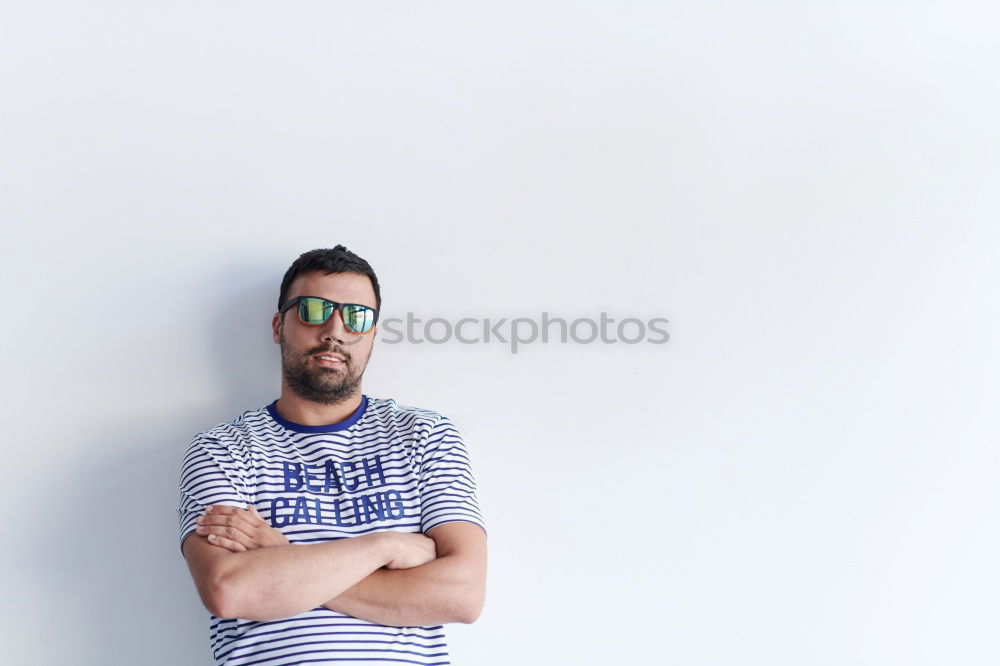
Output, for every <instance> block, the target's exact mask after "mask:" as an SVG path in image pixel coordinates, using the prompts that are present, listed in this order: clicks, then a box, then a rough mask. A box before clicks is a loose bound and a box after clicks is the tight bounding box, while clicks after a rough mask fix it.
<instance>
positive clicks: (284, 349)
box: [271, 272, 377, 405]
mask: <svg viewBox="0 0 1000 666" xmlns="http://www.w3.org/2000/svg"><path fill="white" fill-rule="evenodd" d="M296 296H319V297H321V298H325V299H327V300H330V301H335V302H337V303H359V304H361V305H367V306H369V307H373V308H374V307H375V289H374V288H373V287H372V283H371V281H370V280H369V279H368V276H367V275H362V274H360V273H332V274H330V275H324V274H323V273H320V272H313V273H306V274H304V275H300V276H299V277H297V278H296V279H295V281H293V282H292V284H291V286H290V287H289V289H288V295H287V296H286V301H287V300H291V299H293V298H295V297H296ZM271 327H272V329H273V332H274V341H275V342H276V343H278V344H280V345H281V372H282V374H283V375H284V379H285V383H286V385H287V386H288V388H289V389H290V390H291V391H292V392H293V393H295V394H296V395H297V396H299V397H300V398H302V399H304V400H309V401H311V402H318V403H321V404H324V405H334V404H337V403H340V402H343V401H344V400H346V399H347V398H349V397H350V396H351V395H352V394H353V393H354V392H355V391H356V390H357V389H359V388H360V386H361V375H362V374H364V371H365V367H366V366H367V365H368V359H369V357H370V356H371V352H372V345H373V343H374V342H375V335H376V333H377V331H376V330H375V329H373V330H372V332H371V333H352V332H350V331H348V330H347V329H346V328H345V327H344V320H343V318H342V316H341V314H340V312H334V313H333V315H332V316H331V317H330V318H329V319H328V320H327V321H326V323H324V324H321V325H319V326H310V325H308V324H303V323H302V321H301V320H299V315H298V306H293V307H292V308H290V309H288V310H287V311H286V312H285V313H284V314H283V315H282V314H278V313H275V315H274V318H273V320H272V322H271ZM327 354H330V355H335V356H341V357H343V359H344V361H343V362H336V361H328V360H323V359H321V358H320V356H324V355H327Z"/></svg>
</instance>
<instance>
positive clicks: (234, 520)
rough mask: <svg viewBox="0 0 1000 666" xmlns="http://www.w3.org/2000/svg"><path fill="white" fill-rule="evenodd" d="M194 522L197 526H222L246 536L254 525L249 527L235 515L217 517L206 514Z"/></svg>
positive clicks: (212, 514) (248, 524)
mask: <svg viewBox="0 0 1000 666" xmlns="http://www.w3.org/2000/svg"><path fill="white" fill-rule="evenodd" d="M195 522H196V523H198V524H199V525H206V526H207V525H223V526H227V527H232V528H234V529H237V530H239V531H241V532H245V533H246V534H251V533H252V532H253V531H254V527H255V526H254V525H251V524H250V523H248V522H247V521H245V520H243V518H242V517H240V516H236V515H232V514H231V515H219V514H215V513H210V514H206V515H204V516H198V517H197V518H195Z"/></svg>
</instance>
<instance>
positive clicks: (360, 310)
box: [341, 305, 375, 333]
mask: <svg viewBox="0 0 1000 666" xmlns="http://www.w3.org/2000/svg"><path fill="white" fill-rule="evenodd" d="M341 312H342V313H343V314H344V326H346V327H347V328H348V329H350V330H352V331H354V332H355V333H367V332H368V330H369V329H371V327H372V323H373V322H374V321H375V311H374V310H372V309H371V308H369V307H366V306H364V305H345V306H344V309H343V310H341Z"/></svg>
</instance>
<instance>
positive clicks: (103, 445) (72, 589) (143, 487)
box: [25, 268, 281, 666]
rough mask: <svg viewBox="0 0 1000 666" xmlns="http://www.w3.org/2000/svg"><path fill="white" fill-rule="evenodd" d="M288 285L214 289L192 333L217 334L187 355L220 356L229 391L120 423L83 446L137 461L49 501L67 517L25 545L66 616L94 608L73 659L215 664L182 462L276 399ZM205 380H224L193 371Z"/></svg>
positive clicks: (236, 280)
mask: <svg viewBox="0 0 1000 666" xmlns="http://www.w3.org/2000/svg"><path fill="white" fill-rule="evenodd" d="M280 279H281V274H280V273H277V272H276V270H270V269H267V270H265V269H263V268H256V269H252V270H251V269H245V270H234V271H229V272H227V273H226V274H225V275H224V276H221V277H220V280H219V283H218V284H216V285H213V287H214V288H212V289H206V290H205V292H203V294H205V295H207V296H208V298H206V301H207V302H206V303H205V304H204V306H203V308H201V309H199V311H200V312H203V313H204V316H205V317H206V319H207V321H208V324H207V325H206V326H192V327H186V330H191V331H209V332H210V336H211V337H210V338H209V339H206V340H204V341H186V343H187V345H186V348H189V349H197V348H198V347H199V346H202V345H203V346H204V348H206V350H207V352H206V353H205V354H204V355H203V357H205V358H209V359H212V362H213V364H214V367H213V368H212V370H213V371H214V375H215V376H216V377H218V379H219V381H218V384H217V385H218V386H219V387H220V389H221V395H219V396H218V399H217V400H213V401H212V402H211V404H206V405H204V406H199V407H198V408H197V409H196V410H186V411H185V412H183V413H182V412H178V411H177V410H176V409H174V408H172V407H171V405H163V406H162V410H161V411H160V416H159V417H157V418H156V420H155V421H152V422H151V421H149V420H145V421H142V422H138V421H135V420H134V419H129V418H127V415H125V414H122V415H120V416H121V418H120V419H119V420H118V421H117V425H116V427H115V428H114V429H113V430H112V431H109V432H105V433H103V434H102V436H101V437H99V438H96V439H94V440H93V441H87V442H81V443H80V445H81V446H83V447H84V448H85V450H89V451H107V450H108V449H109V448H111V449H117V450H126V451H127V454H126V455H121V456H119V457H118V458H117V459H116V458H114V457H109V456H103V457H100V462H99V464H95V465H94V466H93V467H92V468H84V469H79V468H78V469H76V470H74V473H73V475H72V477H71V478H70V479H68V480H67V482H66V483H65V484H64V485H61V486H60V487H61V488H65V490H66V492H67V494H66V496H64V497H62V498H52V499H51V501H47V502H45V503H44V507H46V508H51V507H59V509H60V513H59V515H51V514H49V515H41V516H38V520H39V522H38V523H37V524H36V525H33V526H30V527H29V532H34V531H37V533H36V534H34V535H33V536H30V535H26V537H25V538H32V539H33V544H34V545H33V546H32V550H33V551H34V553H35V555H36V556H35V557H34V558H33V561H32V563H31V565H32V567H33V568H35V569H36V571H35V575H36V576H37V580H38V581H39V582H40V585H39V588H40V589H44V590H47V596H48V598H49V599H50V600H52V601H53V602H54V604H55V608H56V612H59V611H58V607H59V600H60V599H68V600H72V603H67V604H66V605H65V606H64V608H65V609H66V610H67V611H70V610H72V611H76V609H78V608H82V609H86V611H92V612H83V613H77V612H73V613H72V615H73V617H72V620H71V621H72V622H73V623H74V624H77V625H78V631H77V632H75V634H76V635H78V636H80V637H83V639H84V640H85V643H84V644H82V645H74V646H72V654H73V655H74V659H73V660H74V663H79V664H95V665H96V664H130V663H142V664H144V665H147V666H157V665H160V664H163V665H164V666H167V665H170V666H174V665H175V664H181V663H183V664H210V663H212V657H211V650H210V647H209V634H208V626H209V613H208V611H207V610H205V608H204V606H203V605H202V604H201V600H200V599H199V598H198V595H197V592H196V590H195V587H194V583H193V581H192V580H191V578H190V574H189V572H188V568H187V563H186V562H185V560H184V558H183V555H182V554H181V551H180V544H179V533H178V521H177V511H176V509H177V505H178V499H179V492H178V479H179V473H180V465H181V459H182V458H183V455H184V452H185V450H186V448H187V445H188V444H189V443H190V441H191V439H192V438H193V437H194V435H195V434H197V433H198V432H201V431H202V430H205V429H207V428H210V427H212V426H214V425H216V424H217V423H221V422H224V421H229V420H232V419H233V418H235V417H236V416H238V415H239V414H240V413H242V412H243V411H246V410H248V409H256V408H258V407H262V406H264V405H266V404H267V403H269V402H270V401H271V400H273V399H274V398H276V397H277V395H278V390H279V385H280V384H279V380H280V374H279V373H280V367H281V364H280V354H279V349H278V346H277V345H275V344H274V343H273V341H272V340H271V326H270V318H271V315H272V314H273V313H274V311H275V309H276V308H275V301H276V300H277V293H278V286H279V284H280ZM206 374H208V375H209V376H211V375H212V374H213V373H203V372H198V373H193V375H194V376H196V377H202V378H203V377H205V376H206ZM192 381H195V379H194V378H192ZM185 402H187V401H185ZM109 442H118V443H122V444H120V445H119V446H113V447H109V444H108V443H109ZM124 443H127V444H124ZM68 619H69V618H63V620H68ZM79 625H82V626H79ZM40 647H41V646H40ZM52 649H57V648H55V646H53V647H52ZM59 649H68V648H66V647H63V648H59ZM39 651H44V648H41V649H40V650H39ZM36 654H37V652H36Z"/></svg>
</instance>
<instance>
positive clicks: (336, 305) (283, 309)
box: [278, 296, 378, 335]
mask: <svg viewBox="0 0 1000 666" xmlns="http://www.w3.org/2000/svg"><path fill="white" fill-rule="evenodd" d="M307 298H315V299H318V300H320V301H323V302H324V303H330V304H331V305H333V309H334V310H337V311H339V312H340V320H341V321H342V322H344V328H346V329H347V330H348V331H350V332H351V333H355V334H357V335H367V334H368V333H371V332H372V331H374V330H375V324H377V323H378V310H377V309H375V308H373V307H371V306H370V305H365V304H363V303H338V302H336V301H331V300H330V299H328V298H323V297H322V296H296V297H295V298H293V299H291V300H289V301H288V302H286V303H285V304H284V305H282V306H281V308H280V309H279V310H278V312H279V313H280V314H282V315H284V314H285V312H287V311H288V310H289V309H291V308H293V307H294V306H296V305H298V304H299V303H301V302H302V301H304V300H305V299H307ZM349 305H353V306H355V307H359V308H366V309H368V310H371V311H372V312H374V313H375V316H374V319H372V325H371V328H369V329H368V330H367V331H365V332H364V333H362V332H361V331H355V330H352V329H351V327H350V326H348V325H347V321H346V320H345V319H344V308H345V307H347V306H349ZM296 314H297V315H298V317H299V321H301V322H302V323H303V324H305V325H306V326H322V325H323V324H325V323H326V322H328V321H330V317H332V316H333V312H332V311H331V312H330V317H327V318H326V320H325V321H321V322H319V323H318V324H312V323H310V322H308V321H305V320H304V319H302V311H301V310H296Z"/></svg>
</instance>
